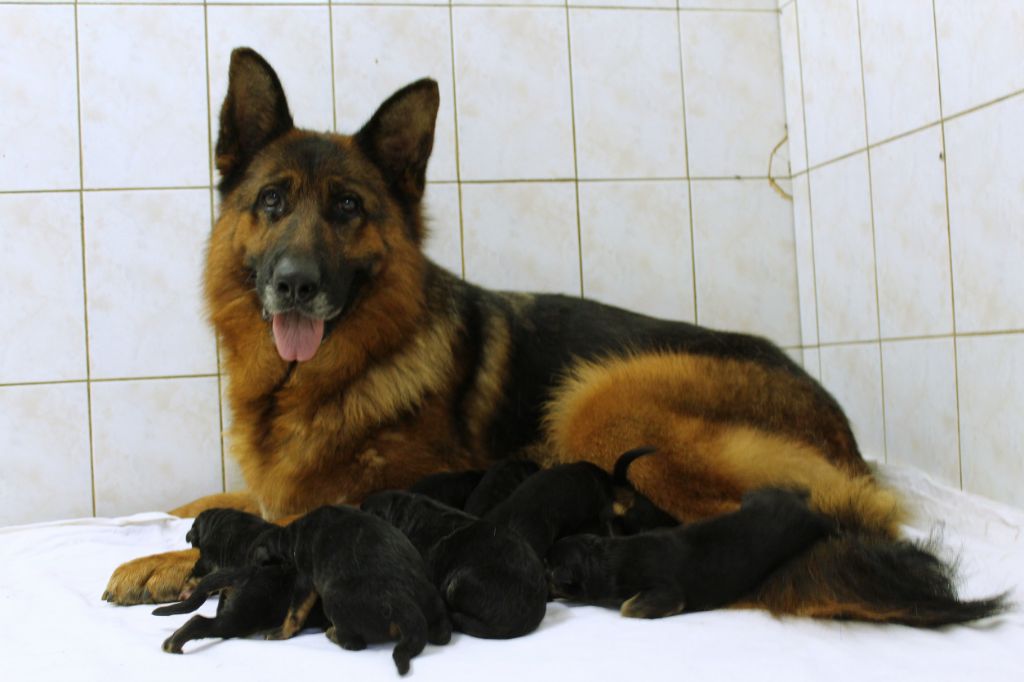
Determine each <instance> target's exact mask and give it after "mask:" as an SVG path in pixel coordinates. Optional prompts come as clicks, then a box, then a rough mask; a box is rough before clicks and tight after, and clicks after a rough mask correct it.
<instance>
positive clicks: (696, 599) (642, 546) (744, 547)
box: [548, 488, 833, 618]
mask: <svg viewBox="0 0 1024 682" xmlns="http://www.w3.org/2000/svg"><path fill="white" fill-rule="evenodd" d="M832 530H833V524H832V522H831V521H830V520H829V519H828V518H827V517H825V516H823V515H821V514H818V513H816V512H813V511H811V509H810V508H809V507H808V506H807V501H806V497H805V496H804V495H802V494H798V493H796V492H794V491H792V490H784V489H780V488H763V489H760V490H755V491H752V492H749V493H747V494H746V495H744V496H743V502H742V506H741V507H740V510H739V511H736V512H733V513H731V514H725V515H723V516H719V517H717V518H713V519H709V520H707V521H701V522H698V523H694V524H691V525H687V526H682V527H679V528H674V529H671V530H658V531H651V532H648V533H642V534H640V535H634V536H631V537H626V538H601V537H598V536H596V535H579V536H574V537H568V538H563V539H562V540H560V541H559V542H557V543H556V544H555V545H554V547H552V548H551V551H550V552H549V554H548V567H549V570H550V577H551V587H552V593H553V594H554V595H555V596H559V597H566V598H568V599H572V600H574V601H583V602H589V603H605V602H609V601H610V602H613V603H616V604H622V602H623V601H624V600H627V599H628V600H629V601H627V602H626V603H625V604H624V605H623V613H624V614H625V615H632V616H638V617H644V618H659V617H662V616H670V615H674V614H676V613H680V612H682V611H704V610H708V609H714V608H718V607H721V606H725V605H727V604H730V603H732V602H735V601H737V600H738V599H740V598H742V597H743V596H744V595H746V594H747V593H749V592H750V591H751V590H753V589H754V588H756V587H757V585H758V584H759V583H760V582H761V581H762V580H764V578H765V577H766V576H767V575H768V574H769V573H771V572H772V571H773V570H774V569H776V568H777V567H778V566H780V565H781V564H782V563H784V562H785V561H786V560H787V559H790V558H792V557H793V556H795V555H796V554H798V553H800V552H802V551H804V550H806V549H807V548H808V547H810V546H811V545H813V544H814V543H815V542H818V541H819V540H821V539H823V538H825V537H826V536H827V535H828V534H829V533H830V532H832Z"/></svg>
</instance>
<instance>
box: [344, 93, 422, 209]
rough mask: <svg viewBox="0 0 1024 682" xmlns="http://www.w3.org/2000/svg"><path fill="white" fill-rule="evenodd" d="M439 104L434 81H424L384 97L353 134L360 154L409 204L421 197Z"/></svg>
mask: <svg viewBox="0 0 1024 682" xmlns="http://www.w3.org/2000/svg"><path fill="white" fill-rule="evenodd" d="M440 103H441V95H440V92H439V90H438V88H437V81H434V80H431V79H429V78H424V79H423V80H419V81H416V82H415V83H412V84H410V85H407V86H405V87H404V88H402V89H401V90H399V91H398V92H396V93H395V94H393V95H391V97H388V99H387V100H386V101H385V102H384V104H382V105H380V108H379V109H377V113H375V114H374V115H373V118H371V119H370V121H369V122H368V123H367V124H366V125H364V126H363V129H362V130H360V131H359V132H358V133H356V138H355V139H356V142H357V143H358V144H359V147H360V148H361V149H362V150H363V152H365V153H366V155H367V156H369V157H370V159H371V160H372V161H373V162H374V163H375V164H377V167H378V168H380V169H381V171H382V172H383V173H384V177H385V178H387V180H388V182H390V183H391V185H392V187H393V188H394V189H395V190H396V191H397V192H398V193H399V194H400V195H401V196H402V197H403V198H404V199H406V200H409V201H412V202H418V201H419V200H420V199H421V198H422V197H423V188H424V185H425V184H426V181H427V161H428V160H429V159H430V151H431V150H432V149H433V148H434V123H435V122H436V121H437V108H438V106H440Z"/></svg>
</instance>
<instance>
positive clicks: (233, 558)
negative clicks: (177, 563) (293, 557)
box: [185, 509, 276, 578]
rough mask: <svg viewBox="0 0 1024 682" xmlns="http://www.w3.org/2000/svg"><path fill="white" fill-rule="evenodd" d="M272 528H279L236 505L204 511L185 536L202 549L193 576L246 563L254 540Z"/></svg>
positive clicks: (190, 542)
mask: <svg viewBox="0 0 1024 682" xmlns="http://www.w3.org/2000/svg"><path fill="white" fill-rule="evenodd" d="M273 528H276V526H275V525H274V524H272V523H269V522H267V521H264V520H263V519H261V518H260V517H259V516H256V515H255V514H248V513H246V512H243V511H238V510H236V509H207V510H206V511H204V512H202V513H201V514H199V516H197V517H196V520H195V521H193V522H192V528H191V530H189V532H188V533H187V534H186V535H185V540H186V541H187V542H188V543H189V544H190V545H192V546H193V547H195V548H197V549H198V550H199V560H198V561H197V562H196V565H195V567H194V568H193V569H192V577H193V578H202V577H203V576H205V575H208V574H210V573H213V572H214V571H216V570H218V569H222V568H239V567H241V566H245V565H246V564H247V563H248V558H249V548H250V547H251V546H252V544H253V542H254V541H255V540H256V538H257V537H259V536H260V535H261V534H262V533H264V532H266V531H267V530H268V529H273Z"/></svg>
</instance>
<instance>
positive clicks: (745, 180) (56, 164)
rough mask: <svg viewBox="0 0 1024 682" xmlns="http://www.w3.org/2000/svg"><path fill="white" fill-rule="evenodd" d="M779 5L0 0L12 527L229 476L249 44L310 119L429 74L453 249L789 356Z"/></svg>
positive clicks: (356, 108)
mask: <svg viewBox="0 0 1024 682" xmlns="http://www.w3.org/2000/svg"><path fill="white" fill-rule="evenodd" d="M778 16H779V15H778V10H777V7H776V4H775V0H685V1H681V2H678V3H677V2H676V0H579V1H577V0H569V1H568V2H563V1H562V0H536V1H533V2H527V1H517V0H501V1H500V2H498V1H493V2H476V1H472V0H454V1H453V2H450V3H449V2H445V1H443V0H440V1H439V0H430V1H428V2H417V1H415V0H404V1H403V0H398V1H397V2H395V1H393V0H389V1H388V2H379V3H378V2H367V1H366V0H363V1H361V2H352V3H344V2H337V3H333V4H327V3H326V2H312V3H311V2H302V3H288V2H285V1H283V0H275V1H273V2H266V3H253V2H238V3H231V2H210V3H205V4H204V3H197V2H189V1H186V2H181V3H174V2H159V3H157V2H153V3H146V2H141V1H137V2H131V1H129V2H120V1H119V2H102V1H100V2H85V1H82V2H78V3H77V4H76V3H74V2H59V1H58V2H54V3H42V4H26V3H24V2H17V3H16V2H11V3H6V2H3V1H2V0H0V83H2V84H3V88H2V94H0V110H2V111H3V123H2V124H0V244H2V246H3V248H0V272H2V273H3V275H4V281H5V282H6V283H7V285H8V286H7V289H6V290H5V292H4V293H5V295H4V296H3V297H0V335H2V337H3V339H4V342H3V343H2V344H0V471H3V475H2V476H0V524H3V523H16V522H27V521H35V520H43V519H51V518H59V517H68V516H79V515H89V514H94V513H95V514H100V515H115V514H124V513H130V512H134V511H141V510H148V509H166V508H169V507H171V506H173V505H176V504H178V503H181V502H184V501H187V500H189V499H191V498H194V497H198V496H200V495H203V494H206V493H209V492H215V491H217V490H220V489H223V488H224V487H228V488H229V489H232V488H237V487H238V486H239V485H240V477H239V475H238V471H237V468H236V467H234V466H233V464H232V463H231V461H230V459H227V460H225V459H224V457H223V449H224V444H223V443H222V438H221V436H220V433H221V431H222V428H223V425H224V424H226V423H228V422H229V420H230V414H228V412H227V411H226V407H225V406H224V404H223V400H222V399H221V396H222V395H223V388H224V381H223V380H222V378H221V377H219V376H218V366H217V354H216V342H215V339H214V338H213V335H212V334H211V332H210V331H209V330H208V328H207V327H206V325H205V323H204V322H203V314H202V306H201V300H200V295H199V283H200V275H201V266H202V248H203V242H204V239H205V236H206V234H207V232H208V230H209V228H210V222H211V219H212V212H213V208H214V206H215V204H216V199H215V197H214V195H213V192H212V190H211V187H212V185H213V184H214V183H215V182H216V176H215V174H214V173H213V171H212V168H211V153H210V152H211V145H212V143H213V142H214V141H215V139H216V133H217V131H216V122H217V112H218V110H219V107H220V103H221V100H222V98H223V96H224V90H225V87H226V80H227V63H228V56H229V54H230V50H231V48H233V47H235V46H238V45H249V46H251V47H253V48H255V49H257V50H259V51H260V52H261V53H263V54H264V55H265V56H266V57H267V58H268V60H269V61H270V62H271V63H272V64H273V65H274V66H275V68H276V69H277V71H278V72H279V74H280V76H281V79H282V81H283V84H284V86H285V89H286V92H287V94H288V97H289V102H290V104H291V109H292V113H293V115H294V116H295V119H296V122H297V123H298V124H300V125H303V126H307V127H312V128H315V129H337V130H341V131H347V132H351V131H354V130H355V129H357V128H358V127H359V126H360V125H361V124H362V123H363V122H364V121H365V120H366V119H367V118H368V117H369V116H370V115H371V114H372V113H373V109H374V108H375V107H376V105H377V104H379V103H380V102H381V101H383V100H384V98H386V97H387V96H388V95H389V94H390V93H391V92H393V91H394V90H396V89H398V88H399V87H401V86H402V85H404V84H406V83H408V82H410V81H412V80H414V79H417V78H420V77H423V76H432V77H434V78H435V79H437V80H438V81H439V83H440V86H441V92H442V97H441V100H442V101H441V111H440V114H439V117H438V123H437V136H436V142H435V147H434V154H433V158H432V161H431V164H430V167H429V170H428V180H429V181H430V184H429V186H428V190H427V206H426V210H427V214H428V216H429V218H430V225H431V229H432V237H431V239H430V242H429V244H428V252H429V253H430V254H431V256H432V257H434V258H435V259H436V260H437V261H438V262H439V263H441V264H442V265H444V266H445V267H448V268H449V269H451V270H453V271H455V272H457V273H459V274H464V275H465V276H466V277H467V278H469V279H472V280H474V281H477V282H480V283H482V284H486V285H490V286H496V287H507V288H515V289H525V290H530V289H547V290H550V291H561V292H565V293H568V294H571V295H581V294H582V295H585V296H588V297H594V298H598V299H602V300H606V301H609V302H612V303H616V304H620V305H624V306H628V307H632V308H636V309H639V310H642V311H645V312H649V313H652V314H657V315H661V316H665V317H670V318H675V319H683V320H697V321H699V322H702V323H708V324H715V325H723V326H728V327H734V328H741V329H746V330H750V331H757V332H759V333H762V334H767V335H769V336H771V337H773V338H774V339H775V340H776V341H778V342H779V343H781V344H783V345H785V346H787V347H788V348H790V349H791V351H792V352H794V353H796V354H797V355H799V354H800V353H801V328H800V327H801V325H800V320H801V309H800V307H799V303H798V302H799V300H800V299H799V297H798V293H797V286H798V281H800V286H804V284H805V282H803V280H798V276H800V274H801V273H800V271H799V269H798V268H797V267H796V265H795V256H794V254H795V253H796V251H795V249H794V241H795V236H794V232H793V228H792V224H793V213H792V210H791V207H790V204H789V203H788V202H787V201H786V199H785V198H783V196H782V195H780V194H779V193H777V192H775V191H774V190H773V189H772V188H771V187H770V186H769V184H768V180H767V174H768V167H769V156H770V154H771V151H772V149H773V148H774V147H775V145H776V144H777V143H778V142H780V141H781V140H782V138H783V136H784V135H785V129H786V103H785V101H784V97H783V94H784V88H783V83H782V79H783V73H784V69H783V63H782V59H781V54H780V50H779V30H780V29H779V23H778ZM783 33H785V29H784V30H783ZM785 74H786V76H787V77H791V76H792V72H791V70H788V69H787V70H785ZM786 94H787V95H788V94H789V93H786ZM784 151H785V150H783V152H784ZM796 246H800V242H799V238H797V239H796ZM808 352H810V351H808Z"/></svg>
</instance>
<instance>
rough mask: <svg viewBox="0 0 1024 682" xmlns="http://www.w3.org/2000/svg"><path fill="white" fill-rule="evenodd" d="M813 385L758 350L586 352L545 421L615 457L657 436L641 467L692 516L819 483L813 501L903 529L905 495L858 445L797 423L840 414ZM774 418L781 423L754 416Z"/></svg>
mask: <svg viewBox="0 0 1024 682" xmlns="http://www.w3.org/2000/svg"><path fill="white" fill-rule="evenodd" d="M805 394H806V391H805V390H803V389H802V385H801V384H800V383H799V382H797V381H795V380H790V379H789V378H788V376H786V375H785V374H783V373H782V372H781V371H776V372H773V371H772V370H766V369H765V368H762V367H760V366H757V365H753V363H749V362H742V361H736V360H722V359H717V358H708V357H697V356H686V355H681V354H647V355H633V356H627V357H623V358H617V359H611V360H607V361H605V362H602V363H583V364H580V365H579V366H578V367H577V368H575V369H574V371H573V372H571V373H570V375H569V377H568V378H567V379H566V380H565V381H564V382H563V383H562V385H561V388H560V390H559V391H557V392H556V395H555V398H554V399H553V400H552V401H551V403H550V405H549V407H548V411H547V415H546V420H545V422H546V426H547V433H548V439H549V443H550V446H551V448H552V450H553V451H554V453H555V457H556V458H557V459H558V460H559V461H577V460H581V459H585V460H589V461H593V462H595V463H597V464H599V465H601V466H603V467H605V468H608V469H611V468H612V466H613V465H614V461H615V459H616V457H617V456H618V455H619V454H620V453H622V452H624V451H625V450H627V449H629V448H632V447H637V446H638V445H645V446H653V447H655V448H657V449H658V452H659V456H658V457H647V458H643V459H641V460H638V461H637V462H636V463H634V464H633V466H632V468H631V471H630V478H631V480H632V481H633V483H634V485H635V486H636V487H637V489H638V490H640V491H641V492H643V493H644V494H646V495H647V496H649V497H650V498H651V499H652V500H653V501H654V502H655V503H656V504H658V505H659V506H660V507H662V508H664V509H666V510H667V511H669V512H670V513H671V514H673V515H675V516H676V517H677V518H679V519H681V520H685V521H692V520H697V519H701V518H705V517H707V516H710V515H715V514H720V513H724V512H728V511H732V510H734V509H736V508H738V506H739V499H740V496H741V495H742V494H743V493H744V492H745V491H747V490H751V489H754V488H759V487H763V486H766V485H792V486H797V487H801V488H806V489H808V490H809V491H810V493H811V505H812V506H813V507H814V508H816V509H818V510H820V511H822V512H825V513H827V514H829V515H830V516H833V517H835V518H837V519H838V520H839V522H840V523H841V524H845V525H848V526H852V527H857V528H863V529H867V530H871V531H875V532H882V533H885V534H888V535H892V536H895V534H896V530H897V526H898V523H899V521H900V519H901V513H900V510H899V505H898V502H897V500H896V498H895V496H893V495H892V493H890V492H888V491H886V490H883V489H881V488H880V487H879V486H877V484H875V482H874V481H873V480H872V478H871V477H870V475H869V474H867V473H866V468H863V467H862V465H861V464H858V462H859V459H858V458H857V455H856V452H855V451H852V452H842V451H839V450H836V449H832V450H831V451H828V450H826V449H823V448H822V447H820V446H818V445H817V444H815V443H813V442H812V440H811V438H804V437H803V436H804V432H802V431H801V430H800V429H799V428H796V429H794V428H792V427H789V426H788V425H789V424H806V423H807V422H808V421H816V422H822V421H823V420H826V419H827V418H828V417H827V415H825V416H824V417H823V416H822V414H821V412H822V410H821V407H820V405H817V404H815V403H814V401H813V399H812V397H811V396H809V395H805ZM773 420H778V421H780V422H781V428H779V430H778V431H774V432H770V431H767V430H765V429H764V428H762V427H760V426H755V425H752V424H766V423H771V422H772V421H773ZM780 431H781V433H780ZM786 431H789V433H786Z"/></svg>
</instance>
